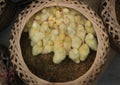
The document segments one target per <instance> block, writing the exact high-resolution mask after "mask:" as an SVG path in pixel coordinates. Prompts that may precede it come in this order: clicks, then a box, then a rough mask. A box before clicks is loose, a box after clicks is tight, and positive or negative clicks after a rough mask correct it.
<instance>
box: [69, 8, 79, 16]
mask: <svg viewBox="0 0 120 85" xmlns="http://www.w3.org/2000/svg"><path fill="white" fill-rule="evenodd" d="M70 14H71V15H73V16H75V15H77V14H78V12H77V11H75V10H72V9H71V10H70Z"/></svg>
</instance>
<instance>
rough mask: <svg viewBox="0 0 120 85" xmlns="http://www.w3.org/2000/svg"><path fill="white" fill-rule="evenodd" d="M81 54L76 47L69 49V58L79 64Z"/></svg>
mask: <svg viewBox="0 0 120 85" xmlns="http://www.w3.org/2000/svg"><path fill="white" fill-rule="evenodd" d="M79 56H80V55H79V51H78V49H76V48H74V49H72V50H70V51H69V58H70V59H71V60H72V61H74V62H75V63H77V64H79V63H80V57H79Z"/></svg>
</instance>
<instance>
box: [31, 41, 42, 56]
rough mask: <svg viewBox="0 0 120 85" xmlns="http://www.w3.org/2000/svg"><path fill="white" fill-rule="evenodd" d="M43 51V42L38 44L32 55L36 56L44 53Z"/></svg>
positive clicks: (34, 47)
mask: <svg viewBox="0 0 120 85" xmlns="http://www.w3.org/2000/svg"><path fill="white" fill-rule="evenodd" d="M42 51H43V45H42V41H39V42H37V44H35V45H34V46H33V48H32V54H33V56H36V55H38V54H40V53H42Z"/></svg>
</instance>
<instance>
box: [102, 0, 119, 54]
mask: <svg viewBox="0 0 120 85" xmlns="http://www.w3.org/2000/svg"><path fill="white" fill-rule="evenodd" d="M115 1H116V0H104V1H103V3H102V12H101V16H102V18H103V20H104V23H105V24H106V26H107V31H108V33H109V36H110V41H111V46H112V47H113V48H115V49H116V50H117V51H118V50H119V52H120V24H119V23H118V21H117V17H116V10H115V5H116V4H115ZM119 5H120V4H119ZM117 11H119V10H117Z"/></svg>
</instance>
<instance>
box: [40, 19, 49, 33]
mask: <svg viewBox="0 0 120 85" xmlns="http://www.w3.org/2000/svg"><path fill="white" fill-rule="evenodd" d="M48 30H50V29H49V26H48V22H47V21H46V22H43V23H42V24H41V28H40V31H41V32H46V31H48Z"/></svg>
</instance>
